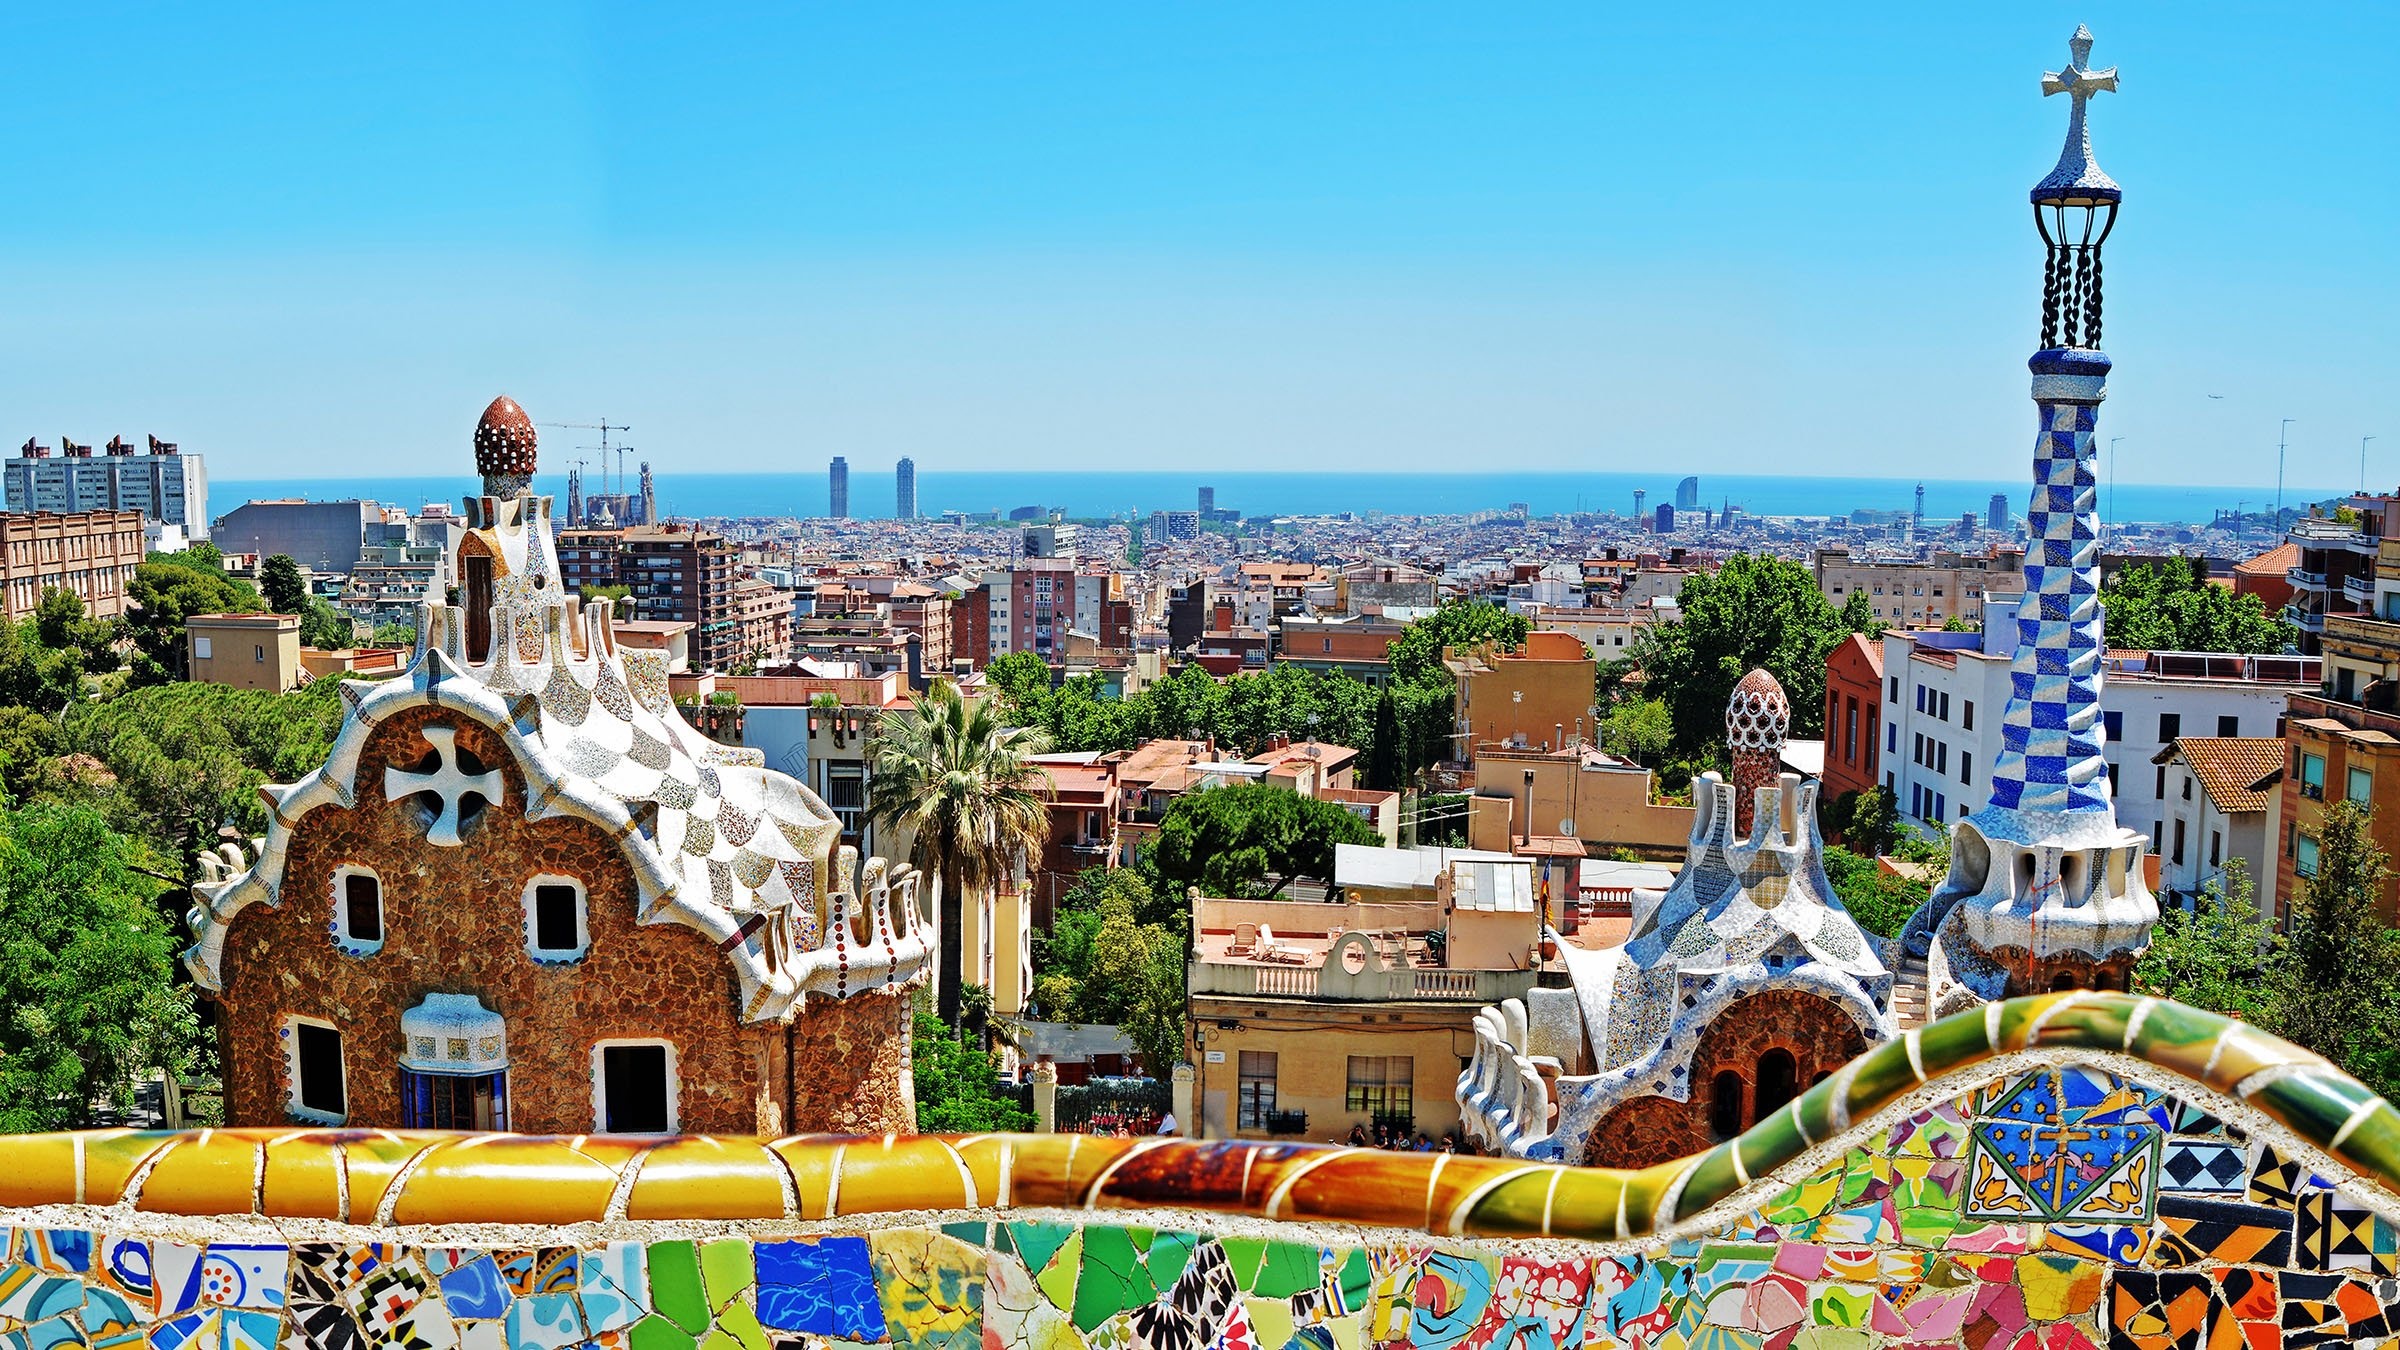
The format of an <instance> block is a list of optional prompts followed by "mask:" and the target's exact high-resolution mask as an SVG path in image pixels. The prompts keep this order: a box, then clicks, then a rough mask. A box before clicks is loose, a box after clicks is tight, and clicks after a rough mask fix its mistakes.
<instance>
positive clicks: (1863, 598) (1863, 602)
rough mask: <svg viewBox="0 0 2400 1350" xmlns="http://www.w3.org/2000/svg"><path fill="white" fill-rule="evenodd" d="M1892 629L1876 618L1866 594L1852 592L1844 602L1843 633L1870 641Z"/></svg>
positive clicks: (1873, 607) (1873, 608)
mask: <svg viewBox="0 0 2400 1350" xmlns="http://www.w3.org/2000/svg"><path fill="white" fill-rule="evenodd" d="M1946 626H1947V625H1945V627H1946ZM1890 627H1891V625H1890V624H1888V623H1885V622H1884V621H1883V620H1881V619H1878V618H1876V617H1875V606H1874V605H1873V604H1872V603H1870V602H1869V601H1868V599H1867V595H1866V592H1864V591H1852V592H1851V593H1850V598H1849V599H1847V600H1844V601H1843V602H1842V629H1843V631H1845V632H1850V633H1864V634H1866V635H1867V637H1868V639H1869V640H1873V639H1875V638H1879V637H1882V636H1883V634H1884V630H1886V629H1888V628H1890Z"/></svg>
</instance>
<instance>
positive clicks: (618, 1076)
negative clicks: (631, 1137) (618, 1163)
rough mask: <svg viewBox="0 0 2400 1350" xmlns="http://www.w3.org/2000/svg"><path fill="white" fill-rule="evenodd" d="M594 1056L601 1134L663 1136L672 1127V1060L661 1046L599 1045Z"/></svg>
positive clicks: (656, 1044) (644, 1044)
mask: <svg viewBox="0 0 2400 1350" xmlns="http://www.w3.org/2000/svg"><path fill="white" fill-rule="evenodd" d="M596 1057H597V1058H598V1059H599V1061H600V1065H599V1067H600V1082H599V1083H598V1085H597V1086H598V1092H597V1093H596V1095H597V1096H598V1098H599V1107H600V1110H599V1117H600V1119H599V1120H598V1122H597V1124H598V1125H599V1128H600V1132H601V1133H603V1134H665V1133H667V1132H669V1131H671V1130H673V1129H674V1128H675V1109H674V1090H673V1059H672V1056H671V1055H670V1053H669V1052H668V1049H667V1047H666V1046H665V1045H662V1044H660V1043H658V1042H655V1041H645V1042H637V1043H635V1044H631V1045H601V1046H599V1047H597V1048H596Z"/></svg>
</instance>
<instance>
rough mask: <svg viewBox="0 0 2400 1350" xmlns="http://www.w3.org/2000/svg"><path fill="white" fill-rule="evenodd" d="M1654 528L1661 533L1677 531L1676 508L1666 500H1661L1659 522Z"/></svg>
mask: <svg viewBox="0 0 2400 1350" xmlns="http://www.w3.org/2000/svg"><path fill="white" fill-rule="evenodd" d="M1653 528H1655V529H1656V530H1657V531H1658V532H1659V533H1660V534H1673V533H1675V508H1674V507H1673V506H1671V505H1669V504H1668V503H1666V502H1660V503H1659V504H1658V517H1657V524H1656V525H1655V526H1653Z"/></svg>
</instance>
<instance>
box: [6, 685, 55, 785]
mask: <svg viewBox="0 0 2400 1350" xmlns="http://www.w3.org/2000/svg"><path fill="white" fill-rule="evenodd" d="M65 747H66V736H65V734H64V733H63V732H61V731H60V730H59V726H58V723H57V722H56V721H55V720H54V719H52V718H50V717H49V716H47V715H45V714H42V713H39V712H36V711H34V710H33V709H31V708H23V707H16V706H9V705H0V789H5V790H6V791H7V793H8V801H9V802H10V803H11V804H18V805H21V804H23V803H24V802H25V801H26V800H27V799H28V798H29V797H31V796H32V794H33V791H34V788H35V785H36V784H37V783H39V782H40V781H41V778H42V774H43V772H44V769H45V767H46V766H47V764H48V763H49V761H50V760H51V759H52V758H54V757H56V756H57V755H59V754H60V753H62V752H63V751H64V749H65Z"/></svg>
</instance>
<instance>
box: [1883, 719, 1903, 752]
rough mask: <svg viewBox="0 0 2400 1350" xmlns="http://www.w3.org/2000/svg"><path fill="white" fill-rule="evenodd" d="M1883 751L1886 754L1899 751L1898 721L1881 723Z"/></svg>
mask: <svg viewBox="0 0 2400 1350" xmlns="http://www.w3.org/2000/svg"><path fill="white" fill-rule="evenodd" d="M1883 753H1885V754H1887V755H1896V754H1899V753H1900V724H1899V723H1898V722H1886V723H1884V724H1883Z"/></svg>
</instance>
